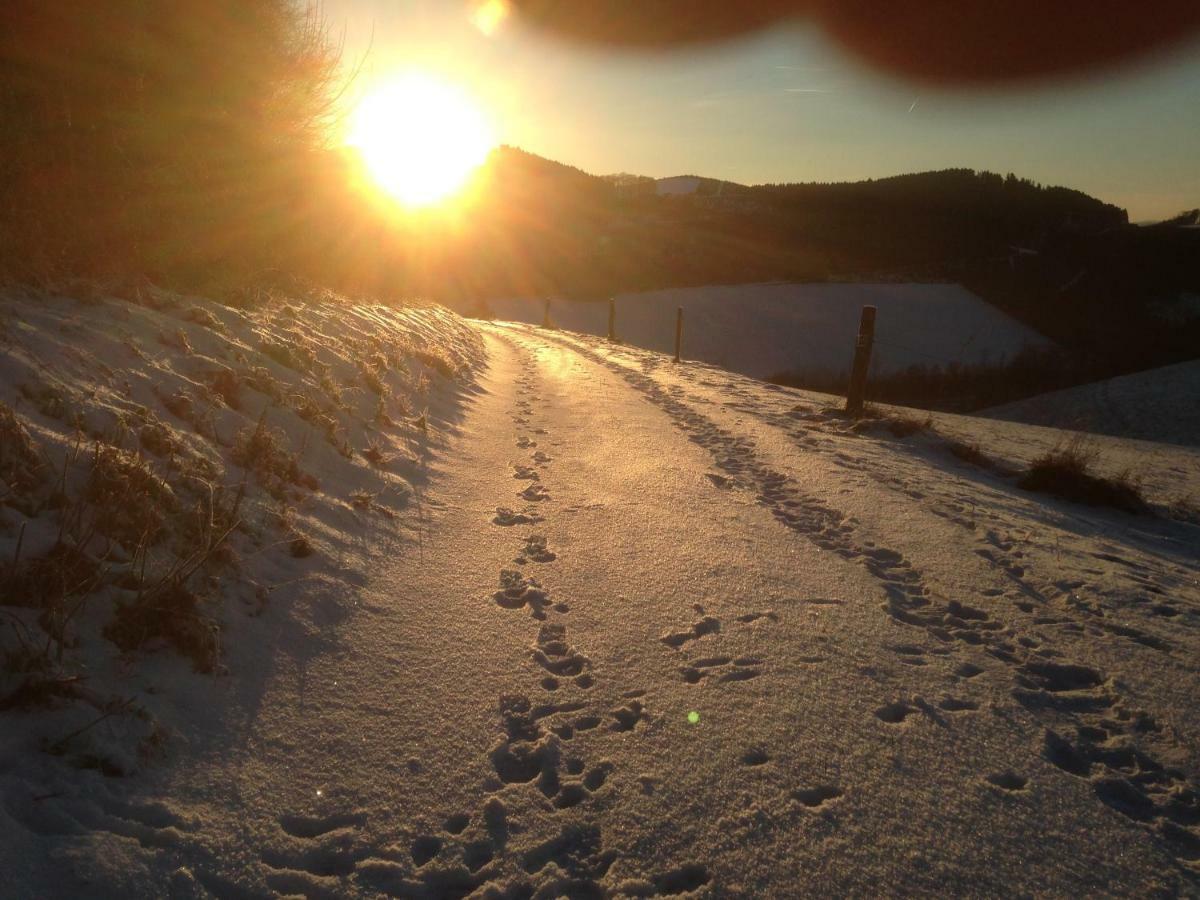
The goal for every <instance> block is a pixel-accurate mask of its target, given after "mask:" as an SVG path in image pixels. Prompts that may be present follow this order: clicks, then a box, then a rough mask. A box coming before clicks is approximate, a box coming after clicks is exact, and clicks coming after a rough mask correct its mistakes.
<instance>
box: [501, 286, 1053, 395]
mask: <svg viewBox="0 0 1200 900" xmlns="http://www.w3.org/2000/svg"><path fill="white" fill-rule="evenodd" d="M544 303H545V301H544V300H542V299H510V300H493V301H490V306H491V308H492V311H493V312H494V313H495V316H496V318H498V319H507V320H511V321H517V322H531V323H535V324H537V323H540V322H541V321H542V315H543V311H544ZM616 304H617V336H618V337H619V338H620V339H621V340H623V341H626V342H628V343H630V344H633V345H635V346H638V347H644V348H646V349H650V350H660V351H663V352H672V351H673V348H674V341H675V310H676V307H680V306H682V307H683V313H684V333H683V353H684V356H686V357H688V358H689V359H698V360H702V361H704V362H710V363H714V364H715V365H718V366H721V367H723V368H726V369H730V370H731V371H734V372H740V373H741V374H743V375H750V376H752V377H755V378H766V377H769V376H771V375H776V374H779V373H782V372H804V373H806V374H807V373H814V374H815V373H820V374H837V373H841V372H845V371H848V370H849V367H850V361H851V358H852V357H853V348H854V339H855V336H856V335H857V333H858V320H859V315H860V311H861V308H862V307H863V306H864V305H868V304H870V305H874V306H876V307H878V309H879V313H878V317H877V319H876V344H875V352H874V357H873V371H875V372H877V373H880V374H882V373H885V372H893V371H897V370H901V369H905V368H907V367H909V366H911V365H916V364H925V365H938V364H941V365H944V364H946V363H950V362H960V363H965V364H975V363H998V362H1001V361H1002V360H1003V359H1005V358H1007V357H1011V356H1013V355H1015V354H1016V353H1017V352H1019V351H1020V350H1021V349H1022V348H1023V347H1026V346H1030V345H1045V344H1047V343H1048V342H1047V340H1046V339H1045V338H1043V337H1041V336H1040V335H1039V334H1038V333H1037V332H1035V331H1033V330H1032V329H1030V328H1027V327H1026V326H1024V325H1022V324H1021V323H1019V322H1017V321H1016V320H1015V319H1012V318H1010V317H1009V316H1007V315H1005V314H1004V313H1002V312H1001V311H1000V310H998V309H996V308H995V307H994V306H991V305H990V304H988V303H987V302H985V301H984V300H982V299H980V298H979V297H977V296H976V295H974V294H972V293H971V292H970V291H968V290H967V289H966V288H964V287H962V286H961V285H957V284H747V285H715V286H710V287H702V288H677V289H672V290H664V291H651V292H648V293H638V294H621V295H619V296H618V297H617V298H616ZM550 315H551V319H552V321H553V322H554V324H555V325H557V326H559V327H560V328H565V329H569V330H571V331H581V332H584V333H588V334H599V335H606V334H607V333H608V304H607V303H587V302H580V301H567V300H555V301H553V302H552V303H551V312H550Z"/></svg>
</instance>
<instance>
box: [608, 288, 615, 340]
mask: <svg viewBox="0 0 1200 900" xmlns="http://www.w3.org/2000/svg"><path fill="white" fill-rule="evenodd" d="M608 339H609V340H610V341H616V339H617V301H616V300H615V299H613V298H612V297H609V298H608Z"/></svg>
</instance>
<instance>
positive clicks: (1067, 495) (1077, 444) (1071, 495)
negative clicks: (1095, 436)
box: [1017, 439, 1147, 514]
mask: <svg viewBox="0 0 1200 900" xmlns="http://www.w3.org/2000/svg"><path fill="white" fill-rule="evenodd" d="M1095 462H1096V452H1095V451H1094V450H1091V449H1089V448H1088V447H1087V446H1086V445H1085V444H1084V442H1083V440H1082V439H1075V440H1072V441H1071V442H1070V443H1068V444H1065V445H1063V446H1060V447H1056V448H1055V449H1054V450H1051V451H1050V452H1049V453H1047V454H1046V455H1045V456H1043V457H1041V458H1040V459H1036V460H1034V461H1033V463H1032V464H1031V465H1030V466H1029V471H1027V472H1026V473H1025V474H1024V475H1022V476H1021V478H1020V480H1019V481H1018V482H1017V484H1018V485H1019V486H1020V487H1022V488H1024V489H1025V490H1027V491H1037V492H1039V493H1043V494H1051V495H1053V496H1055V497H1061V498H1062V499H1064V500H1070V501H1071V502H1073V503H1083V504H1086V505H1088V506H1107V507H1112V508H1113V509H1119V510H1122V511H1124V512H1128V513H1134V514H1138V513H1143V512H1145V511H1146V509H1147V507H1146V501H1145V499H1144V498H1143V497H1142V493H1141V490H1140V488H1139V487H1138V485H1137V484H1136V482H1134V480H1133V479H1132V477H1131V476H1130V474H1129V473H1128V472H1125V473H1123V474H1121V475H1118V476H1117V477H1115V478H1106V477H1104V476H1100V475H1095V474H1093V472H1092V467H1093V465H1094V464H1095Z"/></svg>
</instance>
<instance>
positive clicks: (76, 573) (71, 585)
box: [5, 542, 101, 609]
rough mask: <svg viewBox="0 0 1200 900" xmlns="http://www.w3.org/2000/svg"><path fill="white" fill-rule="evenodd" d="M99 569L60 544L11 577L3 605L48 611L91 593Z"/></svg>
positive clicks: (98, 574) (76, 552) (86, 557)
mask: <svg viewBox="0 0 1200 900" xmlns="http://www.w3.org/2000/svg"><path fill="white" fill-rule="evenodd" d="M100 579H101V571H100V565H99V564H98V563H97V562H96V561H95V560H94V559H92V558H91V557H90V556H88V555H87V554H86V553H83V552H81V551H80V550H79V549H77V548H75V547H72V546H70V545H69V544H65V543H62V542H59V543H57V544H55V545H54V546H53V547H51V548H50V550H49V551H47V552H46V553H45V554H44V555H43V556H38V557H35V558H33V559H30V560H28V561H27V562H25V563H22V564H20V565H19V566H17V568H16V571H14V572H12V573H10V575H9V577H8V579H7V580H8V584H7V588H6V591H7V595H8V596H7V597H6V599H5V603H6V604H8V605H10V606H25V607H30V608H33V609H51V608H53V607H55V606H56V605H58V604H61V603H62V602H63V601H64V600H65V599H67V598H69V597H77V596H80V595H84V594H87V593H90V592H91V591H93V590H95V588H96V587H97V586H98V585H99V583H100Z"/></svg>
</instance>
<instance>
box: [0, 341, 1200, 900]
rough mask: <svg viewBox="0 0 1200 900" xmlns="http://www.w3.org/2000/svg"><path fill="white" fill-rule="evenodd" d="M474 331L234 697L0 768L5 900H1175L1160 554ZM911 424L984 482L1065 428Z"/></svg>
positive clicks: (1197, 537)
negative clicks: (906, 897) (15, 899)
mask: <svg viewBox="0 0 1200 900" xmlns="http://www.w3.org/2000/svg"><path fill="white" fill-rule="evenodd" d="M481 329H482V331H483V332H484V335H485V338H486V342H487V351H488V356H489V358H488V363H487V367H486V370H485V371H483V372H482V374H481V376H480V380H479V390H478V391H477V392H475V393H473V394H471V395H469V396H468V397H466V398H465V400H464V404H465V405H464V408H463V410H462V417H461V421H460V422H459V424H458V425H457V427H456V428H455V429H454V430H453V432H446V433H443V434H442V439H441V440H440V442H439V443H438V444H437V445H436V446H434V447H432V448H431V456H430V463H429V469H430V473H431V474H430V481H429V484H428V488H427V490H426V491H425V492H424V502H423V504H422V505H421V506H420V507H419V508H416V507H412V506H410V507H409V508H407V509H405V510H401V511H400V512H399V516H400V521H401V522H402V523H404V524H405V525H406V526H407V527H408V531H407V535H408V536H407V537H399V538H397V537H392V536H385V537H386V539H383V540H377V539H376V536H374V535H371V534H362V535H361V540H360V541H359V543H358V544H357V547H356V548H355V549H354V550H353V551H352V552H348V553H347V557H346V559H347V563H348V565H347V567H346V569H345V570H344V572H343V574H342V575H341V576H340V578H339V579H338V580H337V581H336V582H333V581H327V582H325V583H323V584H321V585H312V586H308V587H307V588H305V589H301V590H298V591H297V592H296V593H295V594H294V595H293V601H292V602H294V603H303V604H306V608H308V609H309V610H310V611H311V612H310V615H309V616H308V617H307V619H306V623H307V625H308V628H307V630H301V629H298V628H296V627H295V625H294V624H292V617H291V614H290V612H289V610H288V609H286V608H281V606H280V605H277V604H272V605H271V606H269V607H268V608H267V609H265V610H264V611H263V614H262V615H261V616H260V617H259V619H258V620H256V621H257V622H258V623H259V624H258V626H257V631H256V636H257V637H258V638H259V640H258V642H256V643H252V642H240V643H239V644H237V645H236V646H232V647H230V648H229V653H228V655H227V659H226V664H227V666H228V669H229V673H230V674H229V676H228V677H226V678H221V679H207V680H204V679H199V678H196V679H193V680H188V681H186V682H184V681H182V680H179V679H176V680H174V681H171V680H162V681H157V682H156V686H157V687H159V688H161V689H163V690H165V691H167V692H169V693H170V694H172V695H173V696H174V697H175V698H176V699H175V702H176V703H177V704H178V706H179V712H178V714H177V715H176V717H175V718H174V719H173V720H172V722H171V725H172V727H173V729H175V734H176V737H175V738H174V739H173V740H172V742H171V744H170V747H169V752H168V753H167V754H166V755H165V757H164V758H163V759H161V760H159V761H158V762H157V763H156V764H155V765H152V766H147V767H146V768H144V769H143V770H141V771H140V772H139V773H138V774H136V775H134V776H131V777H127V778H106V777H105V776H103V775H102V774H101V773H100V772H98V771H95V770H89V769H83V770H78V769H71V768H69V767H65V766H63V765H62V764H61V762H60V761H59V760H56V759H53V758H49V757H45V756H39V755H37V754H32V755H31V754H28V753H26V754H24V755H18V754H14V753H8V754H7V755H6V756H5V758H4V760H3V764H2V765H0V801H2V803H0V828H2V829H3V832H4V834H5V836H6V840H5V841H3V842H0V865H2V866H3V870H4V871H5V873H6V876H7V877H8V878H9V884H10V885H16V886H18V887H19V889H20V891H19V893H20V894H21V895H29V896H49V897H54V896H64V897H65V896H78V895H81V894H87V895H89V896H101V897H110V896H111V897H117V896H121V897H152V896H162V895H163V894H164V893H170V894H172V895H174V896H194V897H206V896H214V897H251V896H265V895H270V894H281V895H282V894H289V895H296V894H300V895H304V896H310V897H333V896H381V895H391V896H402V897H462V896H474V897H496V898H499V897H540V898H553V897H560V896H570V897H604V896H612V897H648V896H691V897H711V898H717V897H720V898H726V897H745V898H751V897H755V898H757V897H780V898H790V897H797V896H831V895H835V896H836V895H853V896H864V897H868V896H869V897H873V896H881V895H896V894H915V893H924V894H936V895H951V894H972V895H981V896H987V895H1034V894H1037V895H1054V896H1083V895H1112V894H1117V895H1121V894H1124V895H1129V894H1137V895H1152V896H1172V895H1189V894H1190V895H1194V894H1196V893H1197V892H1200V871H1198V868H1197V865H1198V863H1197V860H1198V859H1200V799H1198V798H1197V793H1196V790H1197V786H1198V785H1200V756H1198V753H1197V747H1198V746H1200V709H1198V708H1197V704H1196V703H1195V697H1196V695H1197V690H1198V688H1200V672H1198V660H1200V654H1198V653H1197V649H1198V647H1197V643H1198V642H1197V634H1198V630H1200V562H1198V559H1200V528H1197V526H1196V525H1195V524H1189V523H1188V522H1182V521H1180V522H1177V521H1171V520H1169V519H1166V518H1164V517H1160V516H1138V517H1130V516H1127V515H1124V514H1120V513H1113V512H1106V511H1103V510H1096V509H1091V508H1086V507H1078V506H1074V505H1072V504H1068V503H1063V502H1059V501H1054V500H1048V499H1046V498H1045V497H1041V496H1038V495H1032V494H1028V493H1025V492H1023V491H1021V490H1019V489H1017V488H1016V487H1015V486H1014V484H1013V481H1012V479H1011V478H1008V477H1005V476H1003V475H998V474H995V473H994V472H992V471H990V470H985V469H981V468H977V467H974V466H971V465H968V464H966V463H963V462H961V461H959V460H958V459H956V458H955V457H954V456H952V455H951V454H950V453H948V452H947V450H946V447H945V444H944V442H943V441H942V439H941V438H939V437H937V436H933V435H928V434H916V435H913V436H911V437H908V438H903V439H901V438H896V437H893V436H892V435H891V434H889V433H888V432H887V431H886V430H885V429H882V428H876V427H867V428H866V429H865V430H864V429H860V428H855V427H852V425H851V423H848V422H846V421H845V420H843V419H842V418H841V417H840V416H839V415H837V414H836V413H835V412H833V411H831V410H830V401H831V398H828V397H824V396H822V395H816V394H808V393H804V392H800V391H792V390H787V389H779V388H774V387H773V386H768V385H763V384H761V383H758V382H755V381H752V380H750V379H748V378H744V377H741V376H738V375H733V374H730V373H729V372H727V371H723V370H720V369H717V368H714V367H710V366H706V365H702V364H696V363H685V364H684V365H681V366H674V365H672V364H670V363H669V362H668V361H667V360H666V359H665V358H664V357H663V356H661V355H659V354H656V353H652V352H647V351H642V350H637V349H634V348H630V347H624V346H611V345H608V344H607V343H605V342H604V341H602V340H598V339H594V338H590V337H586V336H581V335H573V334H570V333H566V332H549V331H541V330H538V329H533V328H529V327H527V326H523V325H508V324H494V325H487V326H481ZM936 425H937V428H938V430H939V432H942V433H945V434H949V435H953V436H956V437H960V438H964V439H968V440H974V441H978V442H979V443H980V444H981V445H982V446H983V447H984V448H985V449H986V450H987V452H988V453H989V454H992V455H994V456H995V457H997V458H1000V459H1003V460H1004V461H1006V462H1007V463H1008V464H1010V465H1014V466H1015V465H1019V464H1020V463H1021V462H1022V461H1023V460H1028V459H1029V458H1032V457H1033V456H1036V455H1038V454H1040V453H1041V452H1043V451H1044V448H1046V447H1047V446H1052V445H1053V443H1054V442H1056V441H1058V440H1061V439H1062V437H1063V436H1062V434H1061V433H1058V432H1054V431H1052V430H1049V429H1040V428H1029V427H1023V426H1016V425H1011V424H1007V423H1000V422H988V421H980V420H973V419H967V418H958V417H952V416H945V417H941V416H939V417H937V418H936ZM1099 448H1100V450H1101V453H1102V457H1103V464H1104V465H1105V466H1108V467H1121V466H1123V465H1125V464H1127V463H1131V464H1136V465H1139V466H1140V465H1142V464H1143V463H1146V464H1149V463H1153V465H1152V466H1150V468H1149V471H1147V472H1146V475H1147V482H1146V492H1147V496H1148V499H1149V500H1150V501H1151V503H1152V504H1154V505H1155V506H1156V507H1157V508H1162V507H1164V506H1165V505H1166V504H1169V503H1171V502H1173V501H1174V500H1175V499H1177V496H1178V494H1179V493H1180V492H1181V491H1186V490H1190V489H1195V488H1196V487H1198V486H1200V453H1198V452H1197V451H1193V450H1189V449H1186V448H1179V447H1168V446H1164V445H1148V444H1137V443H1135V442H1123V441H1116V440H1103V439H1100V443H1099ZM1151 453H1152V454H1155V455H1154V456H1153V457H1150V456H1148V454H1151ZM389 534H390V533H389ZM136 677H139V678H141V677H143V676H136Z"/></svg>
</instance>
